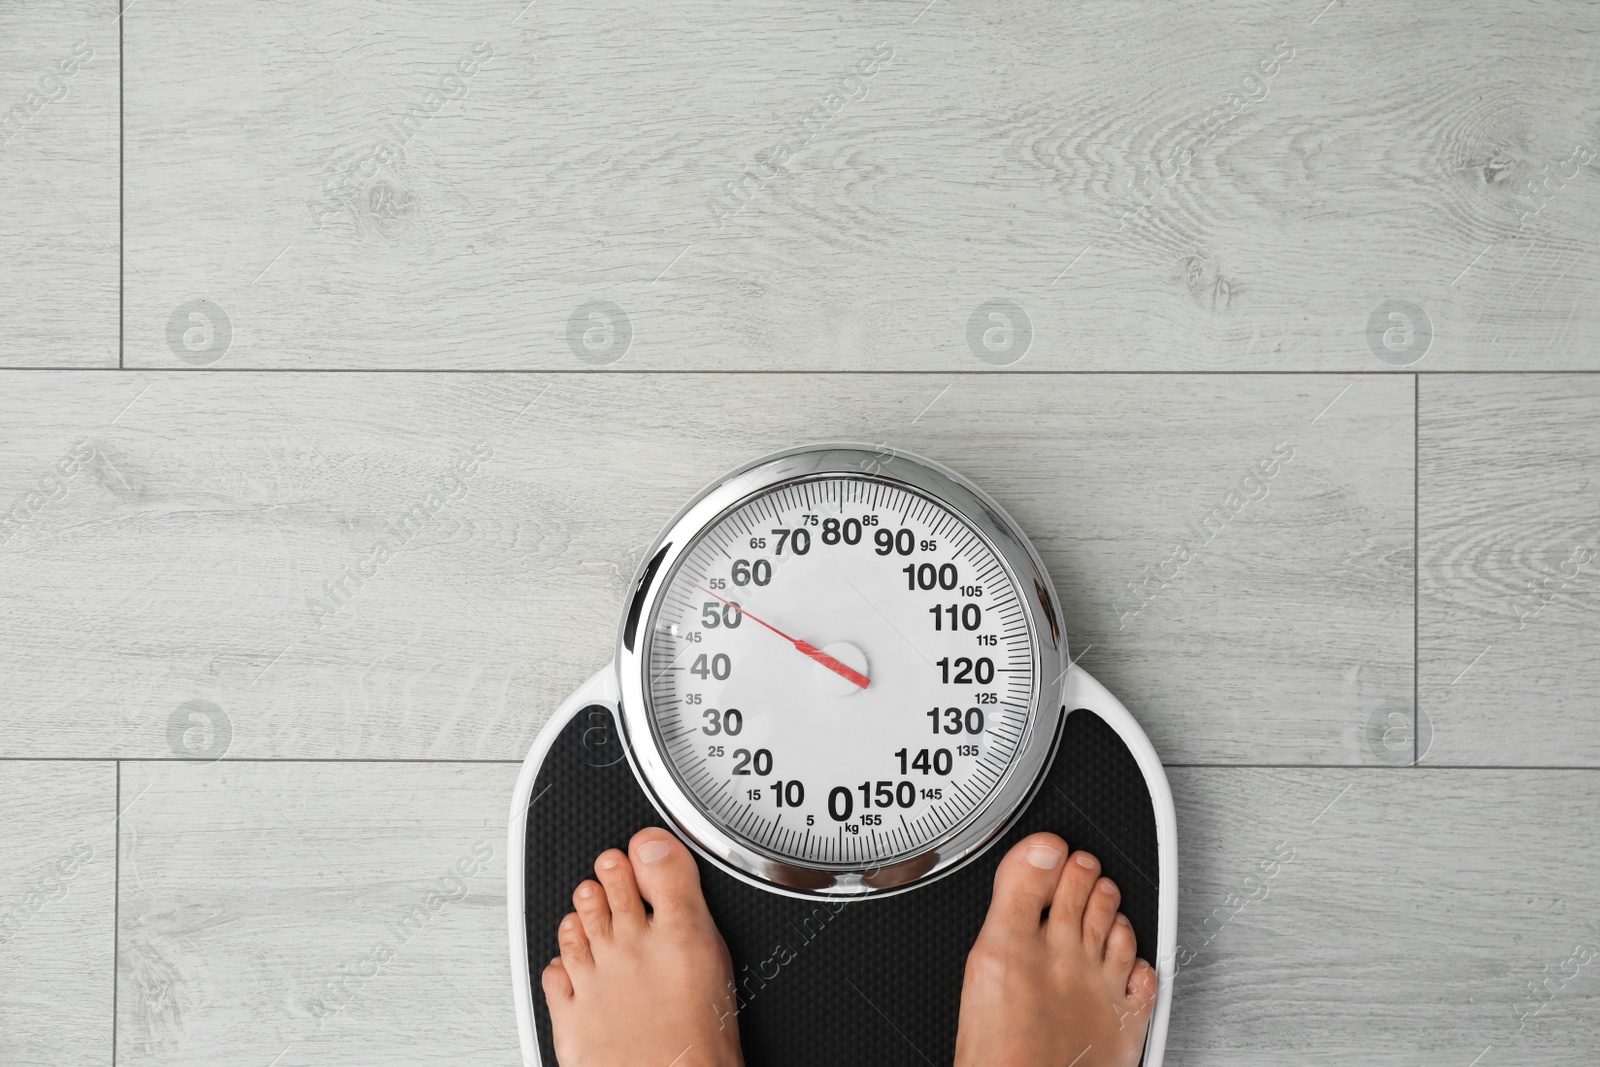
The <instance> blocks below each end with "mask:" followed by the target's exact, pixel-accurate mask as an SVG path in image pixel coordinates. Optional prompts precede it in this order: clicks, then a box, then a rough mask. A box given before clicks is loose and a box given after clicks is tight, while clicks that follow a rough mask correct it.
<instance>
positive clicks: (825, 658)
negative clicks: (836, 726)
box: [691, 583, 869, 689]
mask: <svg viewBox="0 0 1600 1067" xmlns="http://www.w3.org/2000/svg"><path fill="white" fill-rule="evenodd" d="M691 584H692V583H691ZM695 588H696V589H698V590H700V591H701V592H702V593H704V594H705V595H706V596H714V597H717V599H718V600H720V601H722V602H723V603H724V604H727V605H729V606H730V607H735V608H739V611H740V613H741V614H743V615H744V617H745V618H747V619H749V620H750V621H751V622H757V623H760V624H761V625H762V626H765V627H766V628H767V629H769V630H771V631H772V632H773V633H775V634H777V635H778V636H779V637H781V638H783V639H784V640H785V641H787V642H789V643H790V644H791V645H793V646H794V647H795V648H796V649H797V650H799V651H800V652H802V653H804V654H805V655H807V656H810V657H811V658H812V659H814V660H816V661H817V662H818V663H820V664H822V665H823V666H824V667H826V668H828V669H829V670H830V671H832V672H833V673H834V674H837V675H838V676H839V677H841V678H844V679H846V680H848V681H851V682H854V683H855V684H856V685H859V686H860V687H861V688H863V689H865V688H866V687H867V684H868V682H869V679H868V678H867V676H866V675H864V674H862V673H861V672H860V671H858V670H854V669H853V668H851V667H848V666H846V665H845V664H843V663H840V662H839V661H838V660H836V659H834V658H833V657H832V656H830V655H828V654H827V653H826V652H824V651H822V649H820V648H818V647H816V646H815V645H813V644H811V643H810V642H809V641H801V640H800V639H799V638H795V637H790V636H789V635H788V634H786V633H784V632H783V631H782V630H780V629H778V628H777V627H776V626H774V625H772V624H771V623H770V622H765V621H763V620H761V619H758V618H756V617H755V616H754V615H752V614H750V612H749V611H747V610H746V609H744V608H742V607H740V606H739V605H738V604H735V603H734V602H733V601H731V600H729V599H728V598H727V597H723V596H717V594H715V593H713V592H712V591H711V590H709V589H707V588H706V587H705V586H703V585H696V586H695Z"/></svg>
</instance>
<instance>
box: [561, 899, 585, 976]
mask: <svg viewBox="0 0 1600 1067" xmlns="http://www.w3.org/2000/svg"><path fill="white" fill-rule="evenodd" d="M556 943H557V944H559V945H560V946H561V959H562V962H564V963H565V964H566V965H567V966H568V967H569V968H571V969H576V968H578V967H582V966H584V965H586V964H588V963H589V962H590V961H591V960H593V959H594V957H593V956H591V955H590V954H589V936H588V935H587V934H585V933H584V932H583V923H582V921H581V920H579V918H578V917H577V916H576V915H574V914H572V913H571V912H568V913H567V917H566V918H564V919H562V920H561V925H560V926H558V927H556ZM567 973H568V974H569V975H570V974H571V973H572V970H570V969H569V970H568V972H567Z"/></svg>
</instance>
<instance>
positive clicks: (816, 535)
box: [646, 476, 1036, 868]
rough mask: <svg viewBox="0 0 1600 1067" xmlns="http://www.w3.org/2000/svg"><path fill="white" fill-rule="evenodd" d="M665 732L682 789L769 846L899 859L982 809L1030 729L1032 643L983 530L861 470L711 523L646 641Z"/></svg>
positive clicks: (782, 493) (839, 859) (657, 718)
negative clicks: (862, 475) (856, 474)
mask: <svg viewBox="0 0 1600 1067" xmlns="http://www.w3.org/2000/svg"><path fill="white" fill-rule="evenodd" d="M646 662H647V663H648V665H649V672H650V683H649V701H650V708H651V713H652V725H653V727H654V729H655V733H656V737H657V738H658V740H659V744H660V746H661V748H662V750H663V752H664V754H665V756H666V758H667V762H668V764H669V766H670V767H671V769H672V772H673V774H674V775H675V776H676V777H677V779H678V781H679V783H680V784H681V786H682V787H683V788H684V789H685V790H687V791H688V792H689V793H690V795H692V796H693V797H694V799H695V801H696V802H697V803H698V804H699V805H700V807H701V809H702V810H703V811H705V812H706V813H707V814H708V815H709V816H710V817H711V818H712V819H714V820H715V821H716V822H717V823H719V824H720V825H721V826H722V827H723V828H724V829H726V830H727V831H728V832H729V833H731V834H734V835H736V836H738V837H739V838H741V839H742V840H743V841H745V842H746V843H747V844H749V845H751V846H752V847H754V848H757V849H759V850H762V851H765V852H767V853H770V854H773V855H779V856H783V857H786V858H792V859H796V860H799V861H802V862H804V863H808V864H813V865H817V866H839V867H845V868H850V867H856V866H859V865H861V864H863V863H867V864H883V863H888V862H891V861H893V860H894V859H896V858H898V857H901V856H907V855H911V854H914V853H916V852H918V851H919V850H921V849H923V848H924V847H926V846H927V844H928V843H929V842H931V841H933V840H935V839H937V838H939V837H941V836H943V835H944V834H945V833H947V832H948V831H949V830H950V829H951V828H952V827H954V826H957V825H959V824H961V823H963V822H964V821H966V820H967V819H968V818H969V817H970V816H971V815H972V814H973V812H975V811H976V810H977V809H979V808H980V807H982V806H983V804H984V802H985V801H986V800H987V799H988V798H989V797H990V795H991V793H990V790H991V788H992V787H993V786H994V785H995V784H996V783H997V782H999V781H1000V780H1001V779H1002V778H1004V777H1005V775H1006V772H1007V770H1008V769H1009V768H1010V766H1011V764H1012V761H1013V760H1014V759H1015V757H1016V755H1017V753H1018V751H1019V748H1020V745H1021V742H1022V739H1023V738H1024V736H1025V735H1026V734H1027V731H1028V721H1029V715H1030V712H1031V711H1032V709H1033V697H1034V691H1035V688H1036V679H1035V672H1036V667H1035V656H1034V654H1033V635H1032V633H1031V631H1030V627H1029V620H1028V616H1027V614H1026V613H1025V612H1024V611H1023V610H1022V606H1021V604H1020V602H1019V595H1018V589H1017V587H1016V583H1015V581H1014V579H1013V578H1012V576H1011V575H1010V574H1009V573H1008V572H1007V570H1006V567H1005V565H1004V564H1003V563H1002V562H1001V560H1000V558H999V557H998V556H997V555H996V553H995V551H994V549H993V548H991V547H990V546H989V545H988V543H987V542H986V541H985V540H984V538H983V537H981V536H979V534H978V532H977V531H976V530H975V529H973V528H972V527H971V526H970V525H968V524H967V523H966V522H965V521H963V520H962V519H961V518H960V517H959V516H957V515H956V514H955V513H953V512H952V511H950V510H949V509H948V508H946V507H945V506H943V505H942V504H940V503H939V502H937V501H935V500H933V499H931V498H930V497H928V496H925V495H923V494H921V493H917V492H915V491H913V490H911V489H909V488H905V487H902V486H896V485H890V484H885V483H882V482H877V481H873V480H869V479H865V478H854V477H849V476H833V477H823V478H818V479H814V480H808V481H802V482H799V483H795V484H791V485H787V486H783V487H781V488H778V489H775V490H770V491H768V492H766V493H763V494H761V495H759V496H757V497H755V498H754V499H752V500H749V501H747V502H745V503H744V504H742V505H741V506H740V507H738V508H736V509H735V510H733V511H732V512H730V513H728V514H726V515H724V516H722V517H721V518H720V519H719V520H718V521H717V522H716V524H715V525H713V526H711V527H709V528H708V529H706V530H705V531H704V532H703V533H702V534H701V535H700V537H699V538H698V539H697V541H696V542H695V544H694V545H693V547H691V548H690V550H689V551H688V552H687V553H686V555H685V556H684V557H683V559H682V560H681V562H680V563H679V564H678V567H677V569H676V570H675V571H674V573H673V574H672V576H671V577H670V578H669V579H668V581H667V583H666V587H665V593H664V594H663V596H662V597H661V600H660V602H659V606H658V608H657V611H656V616H655V618H654V620H653V621H652V625H651V627H650V634H649V647H648V653H647V656H646Z"/></svg>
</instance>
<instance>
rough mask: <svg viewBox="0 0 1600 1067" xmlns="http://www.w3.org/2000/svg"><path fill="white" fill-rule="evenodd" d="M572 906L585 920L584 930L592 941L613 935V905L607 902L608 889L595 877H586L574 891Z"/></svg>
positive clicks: (579, 916)
mask: <svg viewBox="0 0 1600 1067" xmlns="http://www.w3.org/2000/svg"><path fill="white" fill-rule="evenodd" d="M572 906H573V907H574V908H576V909H577V912H578V918H579V919H581V920H583V932H584V933H585V934H587V935H588V938H589V940H590V941H603V940H605V939H606V938H608V937H610V936H611V905H610V904H608V903H606V891H605V890H604V889H603V888H602V887H601V885H600V883H599V882H597V881H595V880H594V879H593V878H586V879H584V880H583V881H582V882H579V883H578V888H577V889H574V890H573V891H572Z"/></svg>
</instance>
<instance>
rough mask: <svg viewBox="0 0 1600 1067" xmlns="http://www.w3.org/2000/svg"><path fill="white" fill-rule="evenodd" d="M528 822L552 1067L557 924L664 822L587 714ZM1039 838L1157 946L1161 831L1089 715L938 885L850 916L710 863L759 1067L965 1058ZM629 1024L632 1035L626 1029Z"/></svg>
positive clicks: (594, 713) (541, 1025) (892, 1064)
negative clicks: (1025, 849)
mask: <svg viewBox="0 0 1600 1067" xmlns="http://www.w3.org/2000/svg"><path fill="white" fill-rule="evenodd" d="M532 795H533V797H534V800H533V803H532V805H531V807H530V814H529V817H528V843H527V869H526V872H525V875H524V877H525V878H526V879H527V883H526V885H527V896H526V901H527V903H526V911H527V924H528V963H529V968H530V973H531V976H532V982H531V985H532V989H533V998H534V1018H535V1020H536V1024H537V1027H538V1032H539V1052H540V1056H541V1057H542V1058H543V1061H544V1063H545V1064H546V1065H547V1067H548V1065H551V1064H554V1063H556V1058H555V1052H554V1050H553V1048H552V1046H551V1043H550V1013H549V1010H548V1009H547V1007H546V1006H545V1001H544V993H543V991H542V989H541V988H540V984H539V975H540V974H541V973H542V972H543V971H544V968H545V965H546V964H548V963H549V961H550V960H551V959H552V958H553V957H555V956H556V955H558V954H559V948H558V947H557V945H556V924H557V923H559V922H560V921H561V917H562V916H563V915H565V914H566V913H567V912H569V911H571V910H572V891H573V889H574V888H576V886H577V884H578V883H579V882H581V881H583V879H585V878H589V877H592V876H593V870H594V859H595V857H596V856H598V855H599V854H600V853H601V852H602V851H604V850H605V849H607V848H610V847H619V848H624V849H625V848H626V847H627V843H628V839H629V838H630V837H632V836H633V834H634V832H635V831H637V830H639V829H641V828H643V827H645V826H653V825H660V824H661V822H662V819H661V816H659V815H658V814H657V813H656V811H655V809H654V808H653V807H652V806H651V804H650V801H649V800H648V799H646V797H645V795H644V793H643V792H642V791H641V790H640V789H639V786H638V784H637V783H636V782H635V781H634V777H633V772H632V771H631V770H630V769H629V767H628V762H627V759H626V758H625V757H624V755H623V752H622V748H621V743H620V741H619V740H618V737H617V732H616V729H615V728H614V724H613V723H612V721H611V715H610V713H609V712H608V711H607V710H606V709H605V708H602V707H598V706H597V707H591V708H586V709H584V710H583V711H580V712H579V713H578V714H577V715H576V716H574V717H573V719H572V721H571V722H570V723H568V724H567V726H566V728H565V729H564V730H563V731H562V734H561V736H560V737H559V738H557V740H556V742H555V744H554V745H553V746H552V747H551V749H550V753H549V755H548V756H547V757H546V759H545V762H544V766H542V767H541V768H540V769H539V776H538V779H537V781H536V782H535V783H534V787H533V794H532ZM1038 830H1050V831H1053V832H1055V833H1058V834H1060V835H1062V836H1063V837H1064V838H1066V840H1067V843H1068V844H1069V845H1070V846H1071V847H1072V848H1075V849H1077V848H1086V849H1088V850H1089V851H1091V852H1093V853H1094V854H1095V855H1096V856H1098V857H1099V858H1100V861H1101V863H1102V864H1103V866H1104V871H1105V874H1106V876H1107V877H1109V878H1111V879H1113V880H1114V881H1115V882H1116V883H1117V885H1118V886H1119V887H1120V888H1121V889H1122V910H1123V912H1124V913H1126V914H1127V916H1128V918H1129V919H1130V920H1131V921H1132V922H1133V928H1134V931H1135V932H1136V933H1137V934H1138V935H1139V954H1140V955H1141V956H1144V957H1145V958H1147V959H1148V958H1150V956H1151V954H1152V952H1153V948H1154V945H1155V943H1156V938H1155V934H1156V915H1157V900H1158V898H1159V891H1158V890H1159V887H1158V884H1157V882H1158V879H1159V877H1160V872H1159V864H1158V860H1157V852H1156V820H1155V812H1154V809H1153V808H1152V806H1151V802H1150V793H1149V790H1148V788H1147V787H1146V785H1145V781H1144V776H1143V775H1142V774H1141V773H1140V771H1139V767H1138V765H1137V764H1136V763H1135V761H1134V758H1133V755H1132V753H1130V752H1129V751H1128V749H1127V748H1126V746H1124V745H1123V744H1122V741H1121V739H1120V738H1119V737H1118V736H1117V734H1116V732H1115V731H1113V730H1112V729H1111V728H1110V727H1109V726H1107V725H1106V724H1105V723H1104V722H1103V721H1102V720H1101V719H1100V718H1099V717H1098V716H1096V715H1095V714H1094V713H1093V712H1090V711H1085V710H1078V711H1075V712H1073V713H1072V714H1071V715H1070V716H1068V718H1067V720H1066V723H1065V725H1064V728H1063V733H1062V738H1061V746H1060V748H1059V750H1058V751H1057V753H1056V758H1055V762H1054V764H1053V765H1052V766H1051V768H1050V771H1049V774H1048V777H1047V779H1046V781H1045V783H1044V785H1043V787H1042V788H1041V789H1040V790H1039V792H1038V793H1037V794H1036V795H1035V797H1034V800H1033V802H1032V803H1031V804H1030V805H1029V807H1028V810H1027V811H1026V812H1025V813H1024V814H1023V816H1022V818H1021V819H1019V820H1018V822H1017V824H1016V825H1014V826H1013V827H1012V828H1011V830H1010V832H1009V833H1007V834H1006V835H1005V837H1004V839H1003V840H1001V841H1000V842H998V843H997V844H996V845H995V846H994V847H993V848H991V849H989V850H988V851H987V852H985V853H984V854H983V855H982V856H980V857H979V858H978V859H976V860H974V861H972V862H971V863H969V864H967V865H966V866H965V867H962V868H961V869H960V870H958V871H956V872H955V873H954V874H951V875H949V876H947V877H945V878H942V879H939V880H938V881H936V882H933V883H932V884H930V885H927V886H924V887H922V888H919V889H914V890H911V891H909V892H906V893H902V894H899V895H897V896H892V897H888V898H884V899H878V900H864V901H858V902H855V903H851V904H845V905H840V904H838V903H834V902H826V901H817V900H796V899H793V898H790V897H785V896H780V895H778V894H776V893H769V892H766V891H765V890H761V889H756V888H754V887H752V886H748V885H746V884H745V883H743V882H741V881H739V880H737V879H735V878H732V877H730V876H729V875H726V874H724V873H722V872H721V871H720V870H718V869H716V868H714V867H713V866H711V865H710V864H709V863H707V862H705V861H704V860H700V877H701V879H702V881H703V883H704V886H705V893H706V899H707V901H708V902H709V904H710V906H711V914H712V916H713V917H715V919H716V921H717V925H718V927H720V928H721V930H722V934H723V936H724V937H725V938H726V939H727V942H728V948H729V950H730V951H731V952H732V954H733V966H734V978H735V981H736V983H737V984H738V986H739V1000H740V1004H741V1011H740V1014H739V1019H738V1025H739V1031H740V1035H741V1039H742V1041H743V1043H744V1054H745V1060H746V1062H747V1063H749V1064H750V1067H786V1065H791V1064H792V1065H794V1067H816V1065H817V1064H827V1065H829V1067H847V1065H856V1064H859V1065H862V1067H897V1065H900V1064H904V1065H906V1067H927V1065H928V1064H930V1063H932V1064H938V1065H943V1064H948V1063H950V1062H951V1061H952V1059H953V1058H954V1054H955V1042H956V1017H957V1011H958V1008H959V1006H960V998H961V977H962V972H963V969H964V967H965V965H966V958H967V952H968V950H969V949H970V948H971V947H972V942H973V940H974V938H975V937H976V936H977V933H978V928H979V927H980V926H981V925H982V924H983V917H984V912H985V911H986V910H987V908H988V904H989V890H990V886H991V884H992V883H993V880H994V871H995V866H996V864H998V863H999V861H1000V858H1001V857H1002V856H1003V855H1005V852H1006V850H1007V849H1008V848H1009V847H1010V846H1011V844H1012V843H1013V842H1015V841H1017V840H1018V839H1019V838H1022V837H1024V836H1026V835H1027V834H1030V833H1034V832H1035V831H1038ZM618 1024H619V1025H626V1022H625V1021H623V1020H618Z"/></svg>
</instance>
